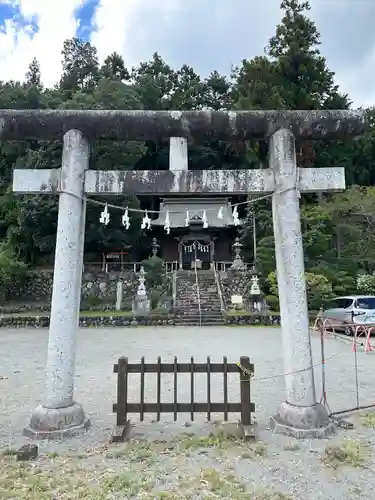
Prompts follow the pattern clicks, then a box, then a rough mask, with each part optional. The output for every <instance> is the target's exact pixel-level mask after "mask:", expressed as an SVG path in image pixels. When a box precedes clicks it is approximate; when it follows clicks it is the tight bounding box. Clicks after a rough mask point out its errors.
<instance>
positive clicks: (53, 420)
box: [23, 403, 90, 439]
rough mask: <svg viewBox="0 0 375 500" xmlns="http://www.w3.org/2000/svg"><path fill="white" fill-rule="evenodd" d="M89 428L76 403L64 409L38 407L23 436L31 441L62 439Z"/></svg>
mask: <svg viewBox="0 0 375 500" xmlns="http://www.w3.org/2000/svg"><path fill="white" fill-rule="evenodd" d="M89 426H90V421H89V419H88V418H87V417H86V415H85V413H84V411H83V408H82V406H81V405H79V404H77V403H73V404H72V405H71V406H67V407H65V408H45V407H44V406H38V407H37V408H35V410H34V411H33V413H32V415H31V419H30V425H29V426H28V427H25V428H24V430H23V434H24V435H25V436H27V437H29V438H32V439H62V438H65V437H69V436H73V435H75V434H77V433H79V432H81V431H83V430H86V429H87V428H88V427H89Z"/></svg>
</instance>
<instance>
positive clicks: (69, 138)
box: [24, 130, 89, 439]
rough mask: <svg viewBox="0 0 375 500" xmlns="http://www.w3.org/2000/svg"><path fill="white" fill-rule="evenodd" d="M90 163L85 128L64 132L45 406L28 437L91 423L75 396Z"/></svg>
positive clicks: (35, 416)
mask: <svg viewBox="0 0 375 500" xmlns="http://www.w3.org/2000/svg"><path fill="white" fill-rule="evenodd" d="M88 166H89V145H88V142H87V141H86V139H85V138H84V137H83V136H82V134H81V132H79V131H77V130H70V131H69V132H67V133H66V134H65V136H64V149H63V158H62V171H61V194H60V199H59V215H58V222H57V237H56V252H55V268H54V278H53V292H52V303H51V320H50V327H49V342H48V354H47V370H46V394H45V400H44V403H43V405H42V406H38V407H37V408H36V409H35V410H34V412H33V413H32V416H31V420H30V425H29V427H27V428H26V429H24V433H25V434H26V435H27V436H30V437H34V438H41V439H44V438H45V437H49V438H54V437H61V436H65V435H69V434H70V433H72V432H74V433H76V432H78V431H79V430H81V429H85V428H86V427H87V426H88V425H89V421H88V419H87V418H86V417H85V414H84V411H83V409H82V407H81V406H80V405H78V404H77V403H75V401H74V371H75V349H76V335H77V331H78V321H79V304H80V295H81V279H82V262H83V234H84V230H83V228H84V223H85V221H84V219H85V202H84V201H83V200H82V196H83V194H84V175H85V170H86V169H87V168H88ZM70 193H71V194H70ZM82 233H83V234H82Z"/></svg>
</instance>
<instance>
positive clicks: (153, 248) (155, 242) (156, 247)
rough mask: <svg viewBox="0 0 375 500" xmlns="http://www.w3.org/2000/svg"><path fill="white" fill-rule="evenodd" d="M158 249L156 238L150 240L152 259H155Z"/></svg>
mask: <svg viewBox="0 0 375 500" xmlns="http://www.w3.org/2000/svg"><path fill="white" fill-rule="evenodd" d="M159 248H160V245H159V243H158V240H157V239H156V238H152V243H151V252H152V256H153V257H156V256H157V255H158V251H159Z"/></svg>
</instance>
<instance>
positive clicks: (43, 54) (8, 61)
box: [0, 0, 84, 86]
mask: <svg viewBox="0 0 375 500" xmlns="http://www.w3.org/2000/svg"><path fill="white" fill-rule="evenodd" d="M0 3H3V4H6V3H7V4H11V5H14V6H18V7H19V9H20V12H21V14H22V16H23V17H24V18H25V19H26V20H27V21H29V22H30V23H31V20H32V18H36V21H37V25H38V28H39V30H38V32H37V33H36V34H35V35H34V36H32V31H31V26H30V25H29V26H26V27H25V28H21V29H20V28H19V26H17V24H16V23H15V22H14V21H12V20H8V21H6V22H5V30H4V32H2V31H0V79H1V80H11V79H12V80H23V79H24V76H25V73H26V71H27V68H28V66H29V64H30V62H31V61H32V59H33V58H34V57H36V58H37V59H38V61H39V63H40V66H41V73H42V80H43V83H44V85H46V86H53V85H54V84H55V83H57V81H58V80H59V77H60V75H61V49H62V46H63V42H64V40H66V39H67V38H71V37H73V36H75V33H76V29H77V21H76V19H75V16H74V11H75V9H77V8H79V7H80V6H81V5H82V4H83V3H84V0H64V1H61V2H53V1H52V0H11V1H9V0H8V1H4V0H3V1H2V0H0Z"/></svg>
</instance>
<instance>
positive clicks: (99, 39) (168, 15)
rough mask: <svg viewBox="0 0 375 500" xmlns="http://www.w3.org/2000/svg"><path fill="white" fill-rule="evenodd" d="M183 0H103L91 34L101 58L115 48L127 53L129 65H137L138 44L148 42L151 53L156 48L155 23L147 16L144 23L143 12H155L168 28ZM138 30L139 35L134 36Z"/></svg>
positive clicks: (125, 57) (159, 22) (160, 21)
mask: <svg viewBox="0 0 375 500" xmlns="http://www.w3.org/2000/svg"><path fill="white" fill-rule="evenodd" d="M182 4H183V0H163V2H157V3H156V2H155V0H100V3H99V6H98V8H97V9H96V12H95V15H94V18H93V25H94V26H95V31H94V32H93V33H92V35H91V37H90V41H91V43H92V44H93V45H94V46H95V47H96V48H97V49H98V56H99V60H100V61H101V62H103V60H104V59H105V57H107V56H108V55H109V54H111V53H113V52H118V53H119V54H121V55H122V56H123V57H124V60H125V63H126V65H127V67H128V68H129V69H130V68H131V66H135V65H137V64H138V63H139V62H140V61H139V59H138V58H137V45H138V44H139V43H140V42H141V43H142V42H145V43H147V45H148V47H149V49H150V54H152V53H153V52H155V51H156V50H157V48H154V40H153V35H152V34H153V28H154V26H153V25H152V24H151V25H150V23H149V22H147V21H148V20H149V19H148V20H146V22H144V23H142V16H141V15H140V14H142V13H149V12H150V11H152V12H154V13H155V15H154V17H153V22H155V23H158V24H159V25H160V24H161V23H164V25H165V26H166V27H167V28H168V24H169V23H173V15H174V14H175V13H176V12H177V11H179V9H180V8H181V5H182ZM134 32H136V33H137V36H136V38H135V37H134V36H133V34H134Z"/></svg>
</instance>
